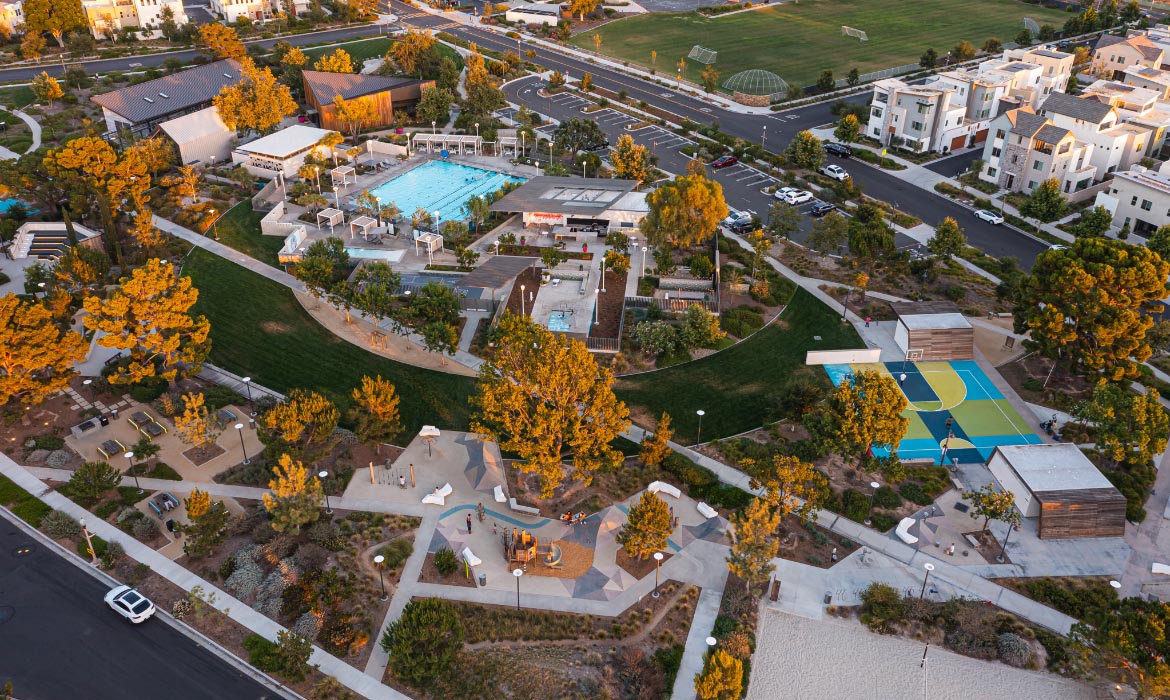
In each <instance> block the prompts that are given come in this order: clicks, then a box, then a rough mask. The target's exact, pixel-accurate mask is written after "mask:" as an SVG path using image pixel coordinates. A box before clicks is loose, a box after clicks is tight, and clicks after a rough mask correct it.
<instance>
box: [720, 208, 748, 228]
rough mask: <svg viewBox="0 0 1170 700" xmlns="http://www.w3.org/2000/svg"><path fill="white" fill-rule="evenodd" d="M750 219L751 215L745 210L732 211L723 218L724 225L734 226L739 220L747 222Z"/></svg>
mask: <svg viewBox="0 0 1170 700" xmlns="http://www.w3.org/2000/svg"><path fill="white" fill-rule="evenodd" d="M751 220H752V215H751V214H750V213H748V212H746V211H733V212H731V215H730V216H728V217H727V218H726V219H724V220H723V225H724V226H735V225H736V224H738V223H741V222H748V221H751Z"/></svg>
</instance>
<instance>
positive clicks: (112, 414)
mask: <svg viewBox="0 0 1170 700" xmlns="http://www.w3.org/2000/svg"><path fill="white" fill-rule="evenodd" d="M110 420H118V409H116V408H111V409H110Z"/></svg>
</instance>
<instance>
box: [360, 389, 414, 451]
mask: <svg viewBox="0 0 1170 700" xmlns="http://www.w3.org/2000/svg"><path fill="white" fill-rule="evenodd" d="M352 396H353V406H352V407H351V408H350V409H349V413H350V420H352V421H353V422H354V423H355V424H356V428H355V431H354V432H356V433H357V436H358V438H359V439H360V440H361V441H362V442H366V443H369V442H372V443H374V444H375V445H376V446H377V447H378V448H379V449H381V447H382V443H383V442H386V441H388V440H392V439H394V437H395V436H396V435H398V434H399V433H401V432H402V422H401V420H399V415H398V404H399V397H398V393H397V391H396V390H395V388H394V385H393V384H391V383H390V382H388V381H387V380H385V379H382V376H381V375H378V376H376V377H362V385H361V386H360V387H357V388H355V389H354V390H353V394H352Z"/></svg>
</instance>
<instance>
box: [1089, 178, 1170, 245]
mask: <svg viewBox="0 0 1170 700" xmlns="http://www.w3.org/2000/svg"><path fill="white" fill-rule="evenodd" d="M1168 170H1170V168H1167V165H1166V163H1162V164H1161V165H1160V166H1159V168H1158V169H1157V170H1154V169H1147V168H1143V167H1141V166H1135V167H1134V168H1133V169H1131V170H1128V171H1125V172H1119V173H1115V174H1114V176H1113V179H1112V180H1110V182H1109V189H1108V190H1107V191H1106V192H1102V193H1100V194H1098V195H1097V200H1096V202H1095V203H1096V204H1097V205H1099V206H1103V207H1105V208H1106V209H1108V210H1109V211H1110V212H1112V213H1113V225H1114V227H1116V228H1122V227H1124V226H1126V225H1128V226H1129V228H1130V230H1131V231H1133V232H1134V233H1137V234H1139V235H1144V236H1148V235H1149V234H1150V233H1151V232H1152V231H1154V230H1155V229H1157V228H1159V227H1161V226H1166V225H1167V224H1170V172H1168Z"/></svg>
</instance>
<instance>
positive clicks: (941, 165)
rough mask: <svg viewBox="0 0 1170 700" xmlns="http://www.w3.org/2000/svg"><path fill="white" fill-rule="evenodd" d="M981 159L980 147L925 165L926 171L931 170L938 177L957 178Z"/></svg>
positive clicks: (981, 151) (981, 148)
mask: <svg viewBox="0 0 1170 700" xmlns="http://www.w3.org/2000/svg"><path fill="white" fill-rule="evenodd" d="M982 157H983V147H982V146H980V147H979V148H976V149H975V150H973V151H967V152H966V153H960V154H959V155H957V156H951V157H950V158H939V159H938V160H932V161H930V162H929V163H927V164H926V169H927V170H933V171H934V172H936V173H938V174H939V175H946V176H947V177H957V176H959V175H962V174H963V173H965V172H967V171H968V170H970V169H971V164H972V163H974V162H975V161H977V160H979V159H980V158H982Z"/></svg>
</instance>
